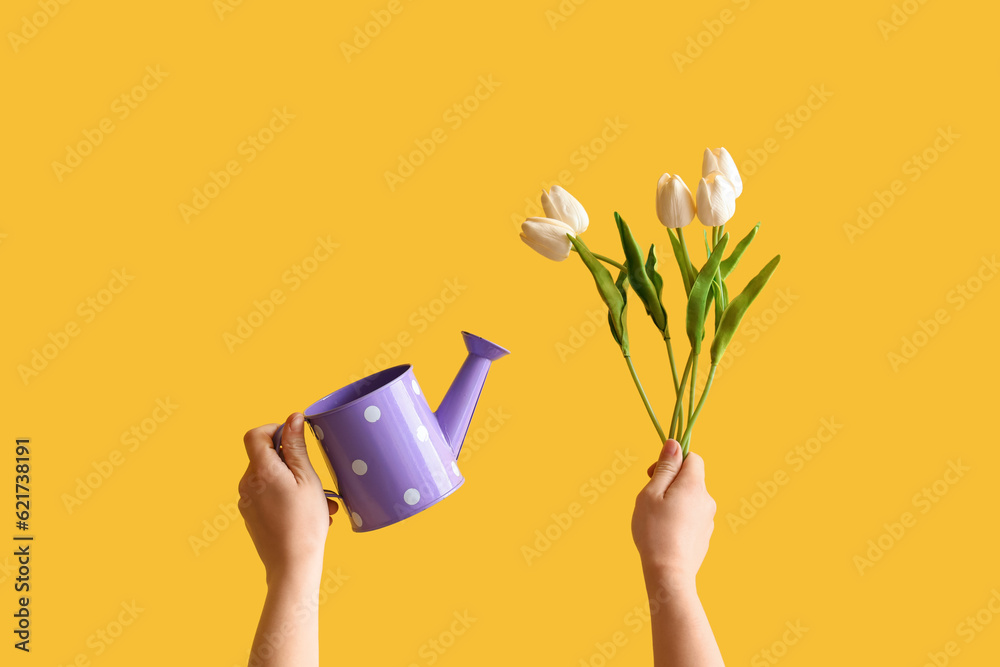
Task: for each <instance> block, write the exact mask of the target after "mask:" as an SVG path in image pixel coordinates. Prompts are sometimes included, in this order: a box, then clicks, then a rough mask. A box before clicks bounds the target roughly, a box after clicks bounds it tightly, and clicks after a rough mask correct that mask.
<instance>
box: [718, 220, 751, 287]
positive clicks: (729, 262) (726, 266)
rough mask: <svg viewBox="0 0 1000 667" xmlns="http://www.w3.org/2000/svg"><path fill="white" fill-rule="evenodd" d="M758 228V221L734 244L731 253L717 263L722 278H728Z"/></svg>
mask: <svg viewBox="0 0 1000 667" xmlns="http://www.w3.org/2000/svg"><path fill="white" fill-rule="evenodd" d="M758 229H760V223H759V222H758V223H757V224H756V225H754V227H753V229H751V230H750V231H749V232H748V233H747V235H746V236H744V237H743V238H742V239H740V242H739V243H737V244H736V247H735V248H733V253H732V254H731V255H729V257H726V258H725V259H724V260H722V263H721V264H719V272H720V273H721V274H722V277H723V278H728V277H729V274H730V273H732V272H733V269H735V268H736V265H737V264H739V263H740V258H741V257H743V253H745V252H746V251H747V248H749V247H750V242H751V241H753V238H754V237H755V236H757V230H758Z"/></svg>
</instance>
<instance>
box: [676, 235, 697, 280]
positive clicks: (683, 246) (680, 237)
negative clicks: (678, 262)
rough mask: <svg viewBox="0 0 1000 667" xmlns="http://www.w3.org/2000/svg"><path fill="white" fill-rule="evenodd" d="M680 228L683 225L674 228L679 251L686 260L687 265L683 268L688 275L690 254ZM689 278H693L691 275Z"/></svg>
mask: <svg viewBox="0 0 1000 667" xmlns="http://www.w3.org/2000/svg"><path fill="white" fill-rule="evenodd" d="M681 229H683V227H678V228H677V230H676V231H677V240H678V241H679V242H680V246H681V252H682V253H684V261H685V262H687V266H685V267H684V270H685V271H687V272H688V275H690V273H691V271H690V269H691V268H692V266H693V265H692V264H691V255H689V254H688V247H687V242H686V241H685V240H684V234H683V233H681ZM691 279H692V280H694V276H692V277H691Z"/></svg>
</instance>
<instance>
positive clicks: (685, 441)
mask: <svg viewBox="0 0 1000 667" xmlns="http://www.w3.org/2000/svg"><path fill="white" fill-rule="evenodd" d="M716 368H718V364H712V368H711V369H710V370H709V371H708V380H707V381H706V382H705V391H703V392H701V400H699V401H698V408H697V409H696V410H695V411H694V416H693V417H692V418H691V419H689V420H688V425H687V429H686V430H685V431H684V437H683V438H682V439H681V454H682V455H683V456H687V453H688V448H689V447H690V445H691V429H693V428H694V423H695V421H696V420H697V419H698V415H700V414H701V408H702V407H703V406H704V405H705V399H706V398H708V390H709V389H711V388H712V379H713V378H714V377H715V369H716ZM692 386H694V383H693V382H692Z"/></svg>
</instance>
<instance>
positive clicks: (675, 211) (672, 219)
mask: <svg viewBox="0 0 1000 667" xmlns="http://www.w3.org/2000/svg"><path fill="white" fill-rule="evenodd" d="M694 212H695V208H694V197H692V196H691V190H689V189H688V186H687V184H686V183H684V181H683V179H681V177H680V176H677V175H674V176H671V175H670V174H664V175H663V176H660V180H659V181H658V182H657V184H656V216H657V217H658V218H659V219H660V222H662V223H663V225H664V226H665V227H670V228H671V229H677V228H678V227H685V226H687V225H689V224H691V221H692V220H694Z"/></svg>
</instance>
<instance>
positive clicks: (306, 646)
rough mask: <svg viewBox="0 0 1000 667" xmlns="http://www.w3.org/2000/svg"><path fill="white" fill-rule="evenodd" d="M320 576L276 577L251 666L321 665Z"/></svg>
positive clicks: (252, 655)
mask: <svg viewBox="0 0 1000 667" xmlns="http://www.w3.org/2000/svg"><path fill="white" fill-rule="evenodd" d="M319 584H320V576H319V574H318V573H317V574H312V573H309V574H307V575H297V576H285V577H274V578H273V580H269V581H268V586H267V597H266V598H265V599H264V609H263V611H261V614H260V623H258V624H257V634H256V635H255V636H254V639H253V648H252V649H251V651H250V663H249V664H250V667H319V615H318V612H319V610H318V606H319V605H318V604H317V596H318V594H319Z"/></svg>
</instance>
